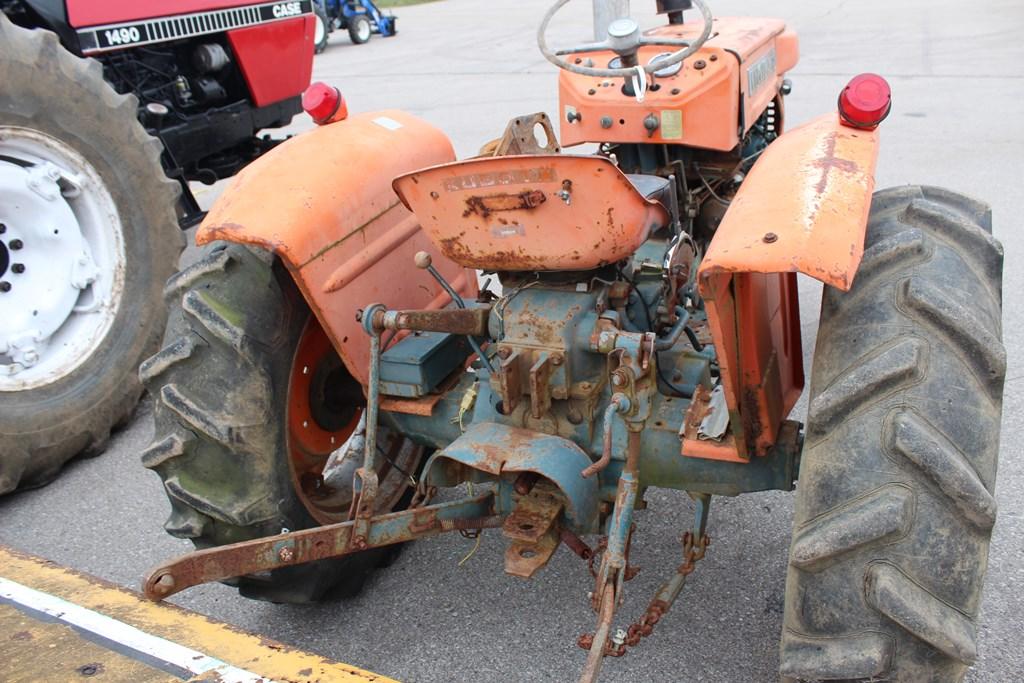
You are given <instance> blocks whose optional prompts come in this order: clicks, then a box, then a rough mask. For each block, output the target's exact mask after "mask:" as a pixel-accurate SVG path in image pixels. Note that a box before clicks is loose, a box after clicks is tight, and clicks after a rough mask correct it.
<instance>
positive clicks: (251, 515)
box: [139, 244, 423, 602]
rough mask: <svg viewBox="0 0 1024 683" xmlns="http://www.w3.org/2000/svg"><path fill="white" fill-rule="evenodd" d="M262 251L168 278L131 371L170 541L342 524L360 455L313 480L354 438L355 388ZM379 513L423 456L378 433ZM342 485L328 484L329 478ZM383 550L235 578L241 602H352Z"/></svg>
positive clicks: (401, 492) (358, 393)
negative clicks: (149, 419) (147, 348)
mask: <svg viewBox="0 0 1024 683" xmlns="http://www.w3.org/2000/svg"><path fill="white" fill-rule="evenodd" d="M271 261H273V259H271V258H270V257H269V256H267V255H266V254H262V253H260V254H257V253H254V252H253V251H250V250H249V249H247V248H244V247H241V246H237V245H230V246H227V245H224V244H217V245H213V246H211V247H208V248H206V249H205V251H204V252H203V256H202V258H201V259H200V260H199V261H197V262H196V263H195V264H193V265H192V266H190V267H188V268H186V269H185V270H183V271H181V272H180V273H178V274H177V275H175V276H173V277H172V278H171V279H170V280H169V281H168V283H167V288H166V290H165V291H166V295H167V296H168V297H169V302H168V304H169V307H170V309H171V314H170V321H169V323H168V329H167V334H166V336H165V338H164V348H163V349H162V350H161V351H160V352H159V353H157V354H156V355H155V356H153V357H152V358H150V359H149V360H147V361H146V362H145V363H143V364H142V367H141V368H140V371H139V374H140V377H141V378H142V381H143V383H144V384H145V385H146V387H147V388H148V389H149V391H150V393H151V394H152V395H153V396H154V398H155V410H154V421H155V436H154V440H153V444H152V445H151V446H150V447H149V448H148V449H147V450H146V451H145V452H144V453H143V455H142V463H143V465H145V466H146V467H148V468H150V469H153V470H155V471H156V473H157V474H158V475H159V476H160V478H161V479H162V480H163V483H164V489H165V491H166V493H167V496H168V498H169V499H170V502H171V515H170V517H169V519H168V520H167V523H166V524H165V525H164V526H165V529H166V530H167V532H168V533H170V534H171V535H172V536H177V537H179V538H186V539H189V540H191V541H192V542H193V543H194V544H195V546H196V547H197V548H208V547H211V546H217V545H223V544H226V543H233V542H236V541H240V540H245V539H250V538H257V537H260V536H268V535H272V534H277V533H280V532H281V531H282V529H289V530H293V531H294V530H297V529H304V528H308V527H312V526H318V525H321V524H330V523H333V522H338V521H344V520H345V519H347V518H348V513H349V508H350V507H351V504H352V486H351V481H352V480H351V472H352V471H353V470H354V469H355V467H356V466H358V465H361V463H362V460H361V459H362V452H361V451H359V452H358V453H357V454H355V455H356V457H355V459H354V460H353V461H352V462H349V461H348V459H347V460H346V461H343V462H341V463H336V464H338V467H337V468H336V469H334V470H333V472H334V473H335V475H332V476H330V477H329V478H328V480H329V483H328V481H325V479H324V477H323V470H324V465H325V464H326V462H327V459H328V457H329V455H330V454H331V452H332V451H334V450H335V449H337V448H338V447H339V446H341V445H342V444H343V443H345V441H346V440H347V439H348V438H349V436H350V435H352V434H353V432H354V431H355V430H356V429H357V426H358V425H359V423H360V418H361V417H362V413H363V409H364V407H365V399H364V397H363V393H362V388H361V387H360V386H359V384H358V383H357V382H356V381H355V380H354V379H353V378H352V377H351V375H349V373H348V372H347V371H346V369H345V367H344V365H343V364H342V362H341V359H340V358H339V357H338V354H337V353H336V352H335V350H334V348H333V346H332V345H331V343H330V341H329V340H328V338H327V335H326V334H325V333H324V331H323V329H322V328H321V327H320V325H319V324H318V323H317V321H316V318H315V317H313V316H312V315H311V314H310V311H309V308H308V307H307V305H306V303H305V301H304V300H303V299H302V296H301V295H300V294H299V292H298V291H297V289H296V288H295V286H294V284H293V283H292V281H291V278H290V277H289V275H288V274H287V273H286V272H285V271H284V270H283V269H282V268H281V267H280V266H278V265H270V263H271ZM378 446H379V448H380V449H381V453H382V455H383V457H382V458H381V460H382V462H383V465H382V466H381V470H380V482H381V488H380V491H379V493H378V505H379V507H378V512H387V511H390V510H394V509H399V508H401V507H404V506H405V505H407V504H408V501H409V499H410V497H411V496H410V494H411V487H410V482H411V479H412V477H413V476H414V475H415V473H416V471H417V468H418V466H419V464H420V463H421V461H422V460H423V458H422V455H423V452H422V449H421V448H419V447H417V446H414V445H413V444H411V443H410V442H408V441H407V440H405V439H403V438H401V437H400V436H399V435H398V434H396V433H394V432H391V431H390V430H388V429H386V428H384V427H382V428H381V429H380V430H379V441H378ZM339 472H341V473H347V476H340V477H339V476H337V473H339ZM393 552H394V550H393V549H387V548H385V549H378V550H370V551H366V552H363V553H358V554H356V555H351V556H346V557H344V558H341V559H337V560H324V561H321V562H316V563H310V564H306V565H299V566H294V567H286V568H283V569H279V570H275V571H273V572H270V573H269V574H267V575H261V576H246V577H242V578H240V579H239V580H238V581H237V585H238V587H239V590H240V591H241V592H242V594H243V595H246V596H248V597H253V598H259V599H265V600H271V601H274V602H310V601H314V600H317V599H319V598H321V597H323V596H324V595H325V594H327V593H328V592H330V593H331V594H333V595H351V594H354V593H356V592H358V590H359V589H360V588H361V587H362V584H363V582H364V580H365V579H366V576H367V575H368V574H369V572H370V571H371V570H372V569H373V568H374V567H376V566H378V565H381V564H384V563H386V562H387V561H389V560H390V558H391V556H392V553H393Z"/></svg>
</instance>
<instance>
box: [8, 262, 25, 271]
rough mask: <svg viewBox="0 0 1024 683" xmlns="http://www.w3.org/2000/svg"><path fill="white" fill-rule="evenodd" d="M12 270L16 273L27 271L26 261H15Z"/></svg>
mask: <svg viewBox="0 0 1024 683" xmlns="http://www.w3.org/2000/svg"><path fill="white" fill-rule="evenodd" d="M11 271H12V272H15V273H24V272H25V264H24V263H15V264H13V265H12V266H11Z"/></svg>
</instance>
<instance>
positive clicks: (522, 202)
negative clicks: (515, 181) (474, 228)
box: [462, 190, 548, 229]
mask: <svg viewBox="0 0 1024 683" xmlns="http://www.w3.org/2000/svg"><path fill="white" fill-rule="evenodd" d="M547 200H548V198H547V197H546V196H545V195H544V193H543V192H540V191H539V190H524V191H522V192H519V193H516V194H510V193H499V194H489V195H483V196H470V197H466V210H465V211H463V213H462V217H463V218H466V217H467V216H469V215H471V214H474V213H475V214H478V215H479V216H480V217H481V218H487V217H488V216H490V215H491V214H492V213H494V212H495V211H517V210H520V209H534V208H536V207H538V206H540V205H541V204H543V203H544V202H546V201H547ZM513 229H514V228H513Z"/></svg>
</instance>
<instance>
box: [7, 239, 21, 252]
mask: <svg viewBox="0 0 1024 683" xmlns="http://www.w3.org/2000/svg"><path fill="white" fill-rule="evenodd" d="M7 246H8V247H10V248H11V249H13V250H14V251H17V250H18V249H21V248H22V247H23V246H25V243H24V242H22V241H21V240H11V242H10V244H8V245H7Z"/></svg>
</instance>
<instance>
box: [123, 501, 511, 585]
mask: <svg viewBox="0 0 1024 683" xmlns="http://www.w3.org/2000/svg"><path fill="white" fill-rule="evenodd" d="M493 515H494V494H493V493H492V492H488V493H485V494H481V495H479V496H476V497H473V498H466V499H462V500H458V501H453V502H449V503H439V504H436V505H431V506H427V507H421V508H416V509H410V510H403V511H401V512H392V513H389V514H385V515H379V516H376V517H373V518H372V519H371V520H370V521H371V524H369V525H368V526H367V528H368V530H367V533H366V536H365V537H364V539H363V540H362V542H361V543H356V542H355V540H356V539H355V535H356V531H355V529H356V521H347V522H340V523H337V524H329V525H326V526H320V527H314V528H312V529H303V530H301V531H292V532H288V533H283V534H278V535H276V536H268V537H265V538H257V539H253V540H251V541H240V542H238V543H231V544H228V545H223V546H218V547H215V548H207V549H204V550H197V551H195V552H192V553H188V554H187V555H182V556H181V557H179V558H177V559H175V560H171V561H170V562H167V563H165V564H163V565H161V566H159V567H157V568H156V569H154V570H153V571H151V572H150V573H149V575H148V576H147V577H146V579H145V581H144V582H143V593H144V594H145V595H146V597H147V598H149V599H151V600H163V599H165V598H167V597H169V596H171V595H173V594H175V593H178V592H180V591H182V590H185V589H186V588H191V587H192V586H197V585H199V584H202V583H209V582H211V581H223V580H224V579H229V578H233V577H236V576H244V575H247V574H255V573H258V572H264V571H270V570H273V569H277V568H279V567H282V566H288V565H295V564H303V563H306V562H313V561H316V560H323V559H326V558H329V557H340V556H343V555H348V554H350V553H353V552H356V551H358V550H364V549H366V548H380V547H384V546H388V545H393V544H395V543H402V542H405V541H410V540H413V539H416V538H423V537H425V536H430V535H435V534H438V533H441V532H443V531H446V529H445V528H444V527H445V525H446V523H447V522H451V523H452V524H450V525H449V526H452V528H454V526H453V525H454V520H456V519H463V520H471V519H475V520H479V523H480V524H481V525H487V526H493V525H495V524H496V520H495V519H494V518H493ZM466 523H467V522H463V524H466Z"/></svg>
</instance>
